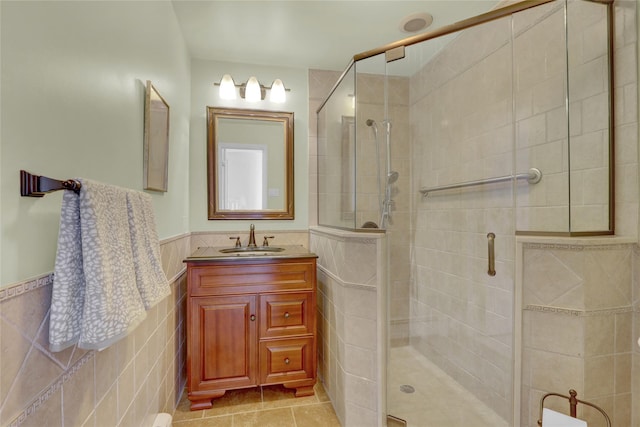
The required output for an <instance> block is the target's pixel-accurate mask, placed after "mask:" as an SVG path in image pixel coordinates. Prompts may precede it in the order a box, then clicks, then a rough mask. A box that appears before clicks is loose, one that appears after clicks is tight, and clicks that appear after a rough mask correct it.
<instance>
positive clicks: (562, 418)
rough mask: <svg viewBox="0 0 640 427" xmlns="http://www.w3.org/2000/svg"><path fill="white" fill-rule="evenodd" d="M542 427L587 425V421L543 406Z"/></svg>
mask: <svg viewBox="0 0 640 427" xmlns="http://www.w3.org/2000/svg"><path fill="white" fill-rule="evenodd" d="M542 427H587V422H586V421H583V420H580V419H578V418H573V417H570V416H568V415H564V414H561V413H559V412H556V411H552V410H551V409H547V408H543V409H542Z"/></svg>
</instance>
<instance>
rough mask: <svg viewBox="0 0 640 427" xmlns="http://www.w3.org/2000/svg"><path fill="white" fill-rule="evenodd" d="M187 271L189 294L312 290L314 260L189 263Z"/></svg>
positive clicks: (314, 279) (314, 269)
mask: <svg viewBox="0 0 640 427" xmlns="http://www.w3.org/2000/svg"><path fill="white" fill-rule="evenodd" d="M188 270H189V271H188V277H189V295H191V296H205V295H210V296H215V295H230V294H247V293H260V292H278V291H295V290H313V289H315V283H316V267H315V259H312V260H303V261H301V260H299V259H295V260H279V261H277V262H274V261H271V262H264V261H263V262H252V261H235V262H226V263H225V262H220V263H209V264H207V263H192V264H190V265H189V267H188Z"/></svg>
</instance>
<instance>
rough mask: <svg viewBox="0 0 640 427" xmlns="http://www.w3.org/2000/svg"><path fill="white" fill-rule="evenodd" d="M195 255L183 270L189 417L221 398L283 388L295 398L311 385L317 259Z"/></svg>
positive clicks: (302, 252) (289, 251)
mask: <svg viewBox="0 0 640 427" xmlns="http://www.w3.org/2000/svg"><path fill="white" fill-rule="evenodd" d="M220 249H221V248H199V249H198V250H197V251H195V252H194V253H193V254H192V255H191V256H189V257H188V258H187V259H186V260H185V263H186V264H187V289H188V291H187V292H188V294H187V388H188V397H189V400H190V401H191V410H200V409H208V408H211V407H212V399H214V398H216V397H221V396H223V395H224V394H225V392H226V390H232V389H239V388H248V387H255V386H260V385H269V384H282V385H284V386H285V387H288V388H295V390H296V393H295V395H296V396H309V395H312V394H313V386H314V384H315V382H316V371H317V369H316V366H317V354H316V345H317V337H316V258H317V256H316V255H315V254H313V253H310V252H308V250H306V249H305V248H303V247H302V246H291V247H285V250H284V251H283V252H280V253H277V254H269V253H266V254H264V253H259V254H255V255H251V254H242V255H240V254H225V253H221V252H220Z"/></svg>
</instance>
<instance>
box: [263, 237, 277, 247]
mask: <svg viewBox="0 0 640 427" xmlns="http://www.w3.org/2000/svg"><path fill="white" fill-rule="evenodd" d="M274 237H275V236H264V240H263V241H262V246H269V239H273V238H274Z"/></svg>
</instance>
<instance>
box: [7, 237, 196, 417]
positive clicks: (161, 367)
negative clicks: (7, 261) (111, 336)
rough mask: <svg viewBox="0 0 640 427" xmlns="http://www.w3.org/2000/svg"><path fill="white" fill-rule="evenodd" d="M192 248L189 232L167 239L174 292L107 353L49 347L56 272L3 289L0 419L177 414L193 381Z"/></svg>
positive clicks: (165, 258)
mask: <svg viewBox="0 0 640 427" xmlns="http://www.w3.org/2000/svg"><path fill="white" fill-rule="evenodd" d="M188 253H189V235H184V236H179V237H175V238H172V239H167V240H165V241H163V242H161V256H162V262H163V269H164V272H165V275H166V276H167V278H168V279H170V282H171V289H172V293H171V295H170V296H168V297H167V298H165V299H164V300H163V301H161V302H159V303H158V304H157V305H156V306H155V307H153V308H152V309H151V310H149V312H148V313H147V318H146V319H145V320H144V321H143V323H142V324H141V325H139V326H138V328H136V330H135V331H133V333H132V334H130V335H128V336H127V337H125V338H123V339H122V340H120V341H118V342H116V343H114V344H113V345H112V346H110V347H108V348H107V349H105V350H103V351H101V352H96V351H86V350H82V349H78V348H77V347H72V348H70V349H67V350H64V351H62V352H58V353H51V352H50V351H49V349H48V328H49V306H50V301H51V288H52V284H53V275H52V274H48V275H45V276H43V277H41V278H36V279H33V280H29V281H27V282H24V283H19V284H16V285H14V286H11V287H9V288H5V289H3V290H2V292H0V328H1V330H0V337H1V338H2V339H1V340H0V351H1V354H2V365H1V366H0V370H1V371H0V381H1V383H0V425H3V426H18V425H28V426H31V425H34V426H35V425H59V426H80V425H86V426H93V425H96V426H98V425H109V426H125V425H127V426H128V425H143V424H144V423H145V422H146V423H148V422H150V419H152V417H155V414H156V413H157V412H170V413H172V412H173V410H174V408H175V405H176V403H177V401H178V399H179V397H180V395H181V393H182V388H183V386H184V384H185V372H184V366H185V359H186V353H185V342H184V340H185V334H184V331H183V329H184V327H185V321H186V319H185V310H184V304H185V295H186V279H185V276H184V273H183V270H184V267H183V265H182V259H184V257H186V256H187V255H188ZM63 396H64V399H63Z"/></svg>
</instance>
